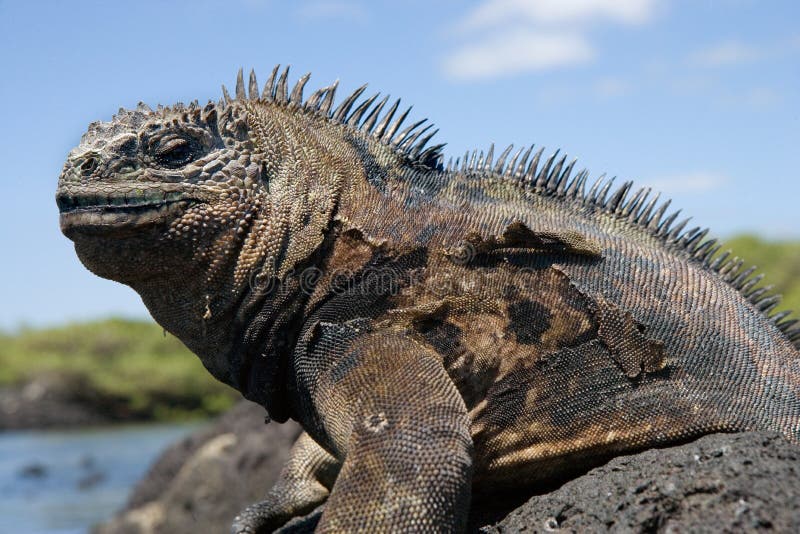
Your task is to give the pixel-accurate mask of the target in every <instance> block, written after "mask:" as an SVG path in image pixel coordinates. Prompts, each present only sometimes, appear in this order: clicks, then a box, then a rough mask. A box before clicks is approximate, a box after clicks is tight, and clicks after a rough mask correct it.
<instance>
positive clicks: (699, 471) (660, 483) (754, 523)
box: [484, 433, 800, 533]
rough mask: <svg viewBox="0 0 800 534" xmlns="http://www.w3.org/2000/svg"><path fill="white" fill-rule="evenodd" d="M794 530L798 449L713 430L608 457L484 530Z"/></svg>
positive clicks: (798, 517)
mask: <svg viewBox="0 0 800 534" xmlns="http://www.w3.org/2000/svg"><path fill="white" fill-rule="evenodd" d="M558 530H561V531H564V532H595V531H606V530H613V531H615V532H750V531H754V530H765V531H766V530H769V531H774V532H798V531H800V447H797V446H796V445H792V444H790V443H788V442H787V441H785V440H783V439H782V438H781V437H779V436H777V435H772V434H768V433H747V434H715V435H711V436H706V437H703V438H701V439H698V440H697V441H694V442H692V443H688V444H686V445H682V446H677V447H671V448H667V449H660V450H659V449H652V450H649V451H645V452H643V453H640V454H636V455H632V456H623V457H619V458H615V459H614V460H611V461H610V462H609V463H608V464H606V465H604V466H602V467H598V468H596V469H594V470H592V471H590V472H589V473H587V474H586V475H584V476H582V477H579V478H576V479H575V480H572V481H570V482H568V483H566V484H564V485H563V486H561V487H560V488H559V489H557V490H555V491H552V492H550V493H548V494H545V495H540V496H536V497H533V498H531V499H530V500H529V501H528V502H527V503H526V504H524V505H523V506H521V507H520V508H518V509H517V510H515V511H514V512H512V513H511V514H509V515H508V517H506V518H505V519H504V520H503V521H501V522H500V523H499V524H497V525H495V526H493V527H490V528H486V529H484V532H490V533H501V532H553V531H558Z"/></svg>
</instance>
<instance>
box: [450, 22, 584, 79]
mask: <svg viewBox="0 0 800 534" xmlns="http://www.w3.org/2000/svg"><path fill="white" fill-rule="evenodd" d="M593 56H594V50H593V49H592V47H591V45H590V44H589V43H588V42H587V40H586V39H585V38H584V37H583V36H581V35H578V34H568V33H542V32H536V31H532V30H528V29H523V28H519V29H516V30H513V31H510V32H506V33H503V34H497V35H492V36H490V37H489V38H487V39H484V40H483V41H482V42H478V43H475V44H469V45H466V46H464V47H463V48H461V49H460V50H457V51H455V52H454V53H452V54H451V55H450V56H448V57H447V58H446V59H445V61H444V69H445V72H446V73H447V74H448V75H449V76H451V77H453V78H459V79H480V78H493V77H496V76H499V75H504V74H512V73H517V72H523V71H535V70H542V69H548V68H552V67H557V66H562V65H572V64H576V63H583V62H586V61H588V60H590V59H592V57H593Z"/></svg>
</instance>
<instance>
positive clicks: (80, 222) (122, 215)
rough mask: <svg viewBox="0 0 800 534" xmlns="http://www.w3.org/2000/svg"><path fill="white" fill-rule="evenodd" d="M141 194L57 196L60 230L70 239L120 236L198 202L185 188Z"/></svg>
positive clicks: (172, 215) (156, 222) (171, 218)
mask: <svg viewBox="0 0 800 534" xmlns="http://www.w3.org/2000/svg"><path fill="white" fill-rule="evenodd" d="M138 193H139V194H124V195H123V194H115V195H97V194H87V193H79V194H67V193H60V194H58V195H57V196H56V203H57V204H58V208H59V212H60V217H59V222H60V225H61V231H62V232H63V233H64V234H65V235H66V236H67V237H68V238H70V239H74V238H75V237H77V236H78V234H83V235H95V236H104V235H108V236H112V235H113V236H117V237H119V236H120V235H123V234H125V233H129V232H131V231H136V230H138V229H141V228H142V227H145V226H149V225H153V224H161V223H165V222H168V221H171V220H173V219H175V218H176V217H178V216H179V215H180V214H181V213H183V212H184V211H186V209H187V208H189V206H191V205H192V204H195V203H197V202H199V200H197V199H195V198H192V197H190V196H188V195H186V194H185V193H182V192H177V191H173V192H165V191H160V190H153V191H149V192H147V191H144V190H141V189H139V190H138Z"/></svg>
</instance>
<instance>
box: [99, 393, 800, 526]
mask: <svg viewBox="0 0 800 534" xmlns="http://www.w3.org/2000/svg"><path fill="white" fill-rule="evenodd" d="M263 417H264V412H263V409H262V408H260V407H258V406H256V405H254V404H252V403H248V402H244V403H242V404H240V405H238V406H237V407H236V408H234V409H233V410H232V411H231V412H229V413H228V414H226V415H225V416H223V417H222V418H220V419H219V421H218V422H217V424H216V425H214V426H213V427H212V428H209V429H206V430H202V431H200V432H198V433H196V434H194V435H192V436H189V437H187V438H185V439H184V440H182V441H181V442H179V443H177V444H175V445H173V446H172V447H171V448H170V449H169V450H168V451H167V452H165V453H164V455H162V457H161V458H160V459H159V460H158V461H157V462H156V463H155V464H154V465H153V467H152V468H151V469H150V472H149V474H148V475H147V476H146V477H145V478H144V479H143V480H142V482H141V483H140V484H139V485H138V487H137V488H136V489H135V490H134V492H133V494H132V495H131V498H130V501H129V505H128V507H127V509H126V510H125V511H123V512H121V513H120V514H119V515H118V516H117V517H116V518H115V519H113V520H112V521H110V522H109V523H107V524H105V525H102V526H100V527H98V528H97V529H96V531H95V532H97V533H104V534H105V533H112V532H113V533H122V534H128V533H130V534H145V533H166V532H170V533H178V534H180V533H184V532H186V533H189V532H227V528H228V526H229V524H230V521H231V519H232V518H233V516H234V515H235V514H236V513H237V512H238V511H239V510H240V509H241V508H242V507H243V506H245V505H247V504H250V503H252V502H254V501H256V500H258V499H260V498H261V497H262V496H263V494H264V492H265V491H266V489H267V488H268V487H269V486H271V485H272V483H273V481H274V480H275V477H276V476H277V474H278V472H279V471H280V469H281V467H282V465H283V462H284V461H285V459H286V455H287V452H288V448H289V446H290V445H291V443H292V442H293V441H294V439H295V438H296V437H297V435H298V434H299V429H298V427H297V426H296V425H293V424H285V425H276V424H270V425H263ZM503 500H504V502H513V499H509V500H506V499H503ZM318 515H319V510H318V511H317V512H316V513H312V514H310V516H309V517H307V518H304V519H298V520H296V521H294V522H292V524H291V525H290V527H289V528H284V529H282V532H293V533H298V532H309V531H310V530H311V529H313V526H314V525H315V524H316V519H317V518H318ZM500 517H502V516H500ZM475 521H477V522H478V524H481V523H480V520H478V519H475V518H473V522H475ZM759 529H762V530H774V531H777V532H790V531H795V532H797V531H800V447H797V446H796V445H792V444H790V443H788V442H786V441H785V440H783V439H782V438H780V437H779V436H777V435H773V434H768V433H747V434H717V435H711V436H706V437H704V438H701V439H699V440H697V441H694V442H692V443H688V444H685V445H681V446H676V447H671V448H666V449H654V450H649V451H645V452H643V453H640V454H636V455H631V456H623V457H619V458H616V459H614V460H612V461H610V462H609V463H608V464H606V465H604V466H602V467H599V468H596V469H594V470H592V471H590V472H589V473H587V474H585V475H583V476H581V477H578V478H576V479H574V480H572V481H570V482H567V483H566V484H564V485H563V486H561V487H560V488H558V489H555V490H553V491H551V492H549V493H547V494H543V495H539V496H535V497H533V498H531V499H530V500H528V501H527V503H525V504H523V505H522V506H520V507H519V508H518V509H516V510H515V511H513V512H511V513H510V514H509V515H508V516H507V517H506V518H505V519H503V520H502V521H500V522H499V523H497V524H496V525H494V526H491V527H484V528H483V529H482V530H483V531H484V532H489V533H506V532H552V531H557V530H561V531H564V532H593V531H606V530H613V531H621V532H684V531H694V532H719V531H728V532H735V531H752V530H759Z"/></svg>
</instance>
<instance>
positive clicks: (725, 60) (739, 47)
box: [690, 41, 764, 67]
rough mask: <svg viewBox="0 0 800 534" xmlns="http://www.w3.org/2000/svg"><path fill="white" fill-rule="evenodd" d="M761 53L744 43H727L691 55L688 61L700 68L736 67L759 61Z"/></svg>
mask: <svg viewBox="0 0 800 534" xmlns="http://www.w3.org/2000/svg"><path fill="white" fill-rule="evenodd" d="M763 55H764V53H763V51H762V50H760V49H758V48H756V47H754V46H751V45H747V44H744V43H740V42H736V41H728V42H725V43H719V44H716V45H714V46H711V47H709V48H706V49H704V50H698V51H697V52H695V53H694V54H692V55H691V57H690V61H691V62H692V63H693V64H695V65H698V66H701V67H719V66H722V65H737V64H740V63H748V62H751V61H755V60H757V59H760V58H761V57H762V56H763Z"/></svg>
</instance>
